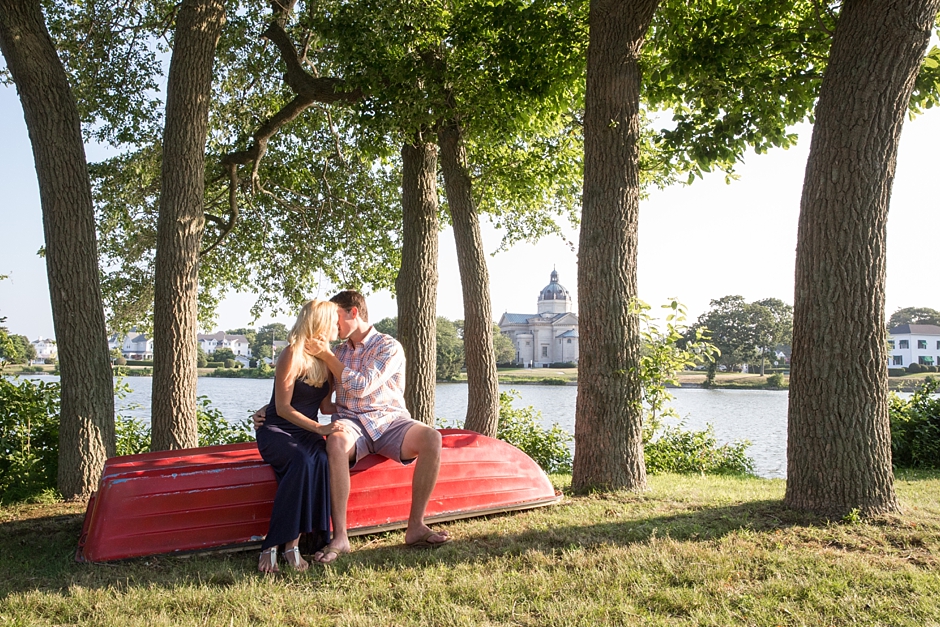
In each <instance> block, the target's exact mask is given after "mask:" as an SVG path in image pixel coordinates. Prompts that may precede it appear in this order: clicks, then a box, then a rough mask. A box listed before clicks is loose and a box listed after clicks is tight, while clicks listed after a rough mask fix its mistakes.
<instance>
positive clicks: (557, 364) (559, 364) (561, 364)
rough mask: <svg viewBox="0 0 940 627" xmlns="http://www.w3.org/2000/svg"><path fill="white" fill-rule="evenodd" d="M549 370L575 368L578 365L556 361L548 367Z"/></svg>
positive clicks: (571, 362)
mask: <svg viewBox="0 0 940 627" xmlns="http://www.w3.org/2000/svg"><path fill="white" fill-rule="evenodd" d="M548 367H549V368H577V367H578V364H576V363H574V362H573V361H556V362H554V363H551V364H549V365H548Z"/></svg>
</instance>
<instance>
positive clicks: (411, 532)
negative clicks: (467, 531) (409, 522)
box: [405, 525, 453, 547]
mask: <svg viewBox="0 0 940 627" xmlns="http://www.w3.org/2000/svg"><path fill="white" fill-rule="evenodd" d="M452 539H453V538H451V537H450V534H449V533H447V532H446V531H433V530H432V529H431V528H430V527H428V526H427V525H421V526H420V527H415V528H413V529H412V528H411V527H409V528H408V529H407V530H406V531H405V544H407V545H408V546H413V547H435V546H439V545H441V544H447V543H448V542H450V541H451V540H452Z"/></svg>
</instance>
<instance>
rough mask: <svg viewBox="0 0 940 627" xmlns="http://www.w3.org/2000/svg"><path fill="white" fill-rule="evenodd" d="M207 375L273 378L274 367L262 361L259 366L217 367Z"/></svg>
mask: <svg viewBox="0 0 940 627" xmlns="http://www.w3.org/2000/svg"><path fill="white" fill-rule="evenodd" d="M206 376H207V377H218V378H220V379H273V378H274V368H270V367H268V366H267V364H265V363H264V362H261V366H259V367H258V368H216V369H215V370H213V371H212V372H210V373H208V374H207V375H206Z"/></svg>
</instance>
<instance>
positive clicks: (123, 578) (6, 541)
mask: <svg viewBox="0 0 940 627" xmlns="http://www.w3.org/2000/svg"><path fill="white" fill-rule="evenodd" d="M588 500H589V501H592V502H593V504H594V505H599V508H598V510H599V512H598V513H597V514H596V515H594V517H595V518H603V519H602V520H594V521H593V522H591V523H588V524H583V525H582V524H571V519H572V517H573V515H572V514H571V513H570V512H569V511H566V509H567V508H569V507H571V506H572V505H580V504H581V502H579V501H569V503H568V504H561V505H558V506H555V507H553V508H551V509H550V510H543V512H545V514H544V517H543V518H541V519H540V520H539V524H538V526H539V528H538V529H530V530H525V531H522V532H519V533H510V534H500V533H486V529H485V527H486V526H487V525H485V522H486V521H484V525H482V527H483V529H482V531H483V533H480V531H481V528H480V527H481V525H480V524H479V523H475V524H476V527H477V530H476V531H475V532H470V533H469V534H467V535H463V534H461V533H459V532H458V537H457V539H456V540H455V541H454V542H452V543H451V544H449V545H448V546H447V547H443V548H439V549H436V550H424V551H420V550H415V549H408V548H405V547H403V546H401V545H393V546H388V545H387V544H384V543H385V541H386V540H387V539H388V538H389V537H395V532H392V533H391V534H388V535H386V536H376V537H375V539H376V540H377V541H378V542H379V543H381V544H380V545H379V546H374V545H373V546H370V544H373V543H372V542H370V541H368V540H367V541H366V542H365V543H364V545H363V543H362V540H359V541H358V542H357V544H356V545H355V546H354V548H355V550H354V552H353V553H352V554H350V555H348V556H344V557H342V558H341V559H340V560H339V562H338V563H337V564H335V565H333V566H331V567H329V568H330V569H332V574H333V575H336V574H342V573H344V572H346V571H348V570H350V569H352V568H356V569H360V570H361V569H384V568H388V567H390V566H397V565H411V566H420V565H422V564H425V563H436V564H450V565H458V564H465V563H471V564H472V563H479V564H481V565H483V564H485V563H486V562H488V561H490V560H492V559H499V558H503V557H512V556H514V555H521V554H525V553H529V552H533V551H535V552H540V553H544V554H547V555H552V556H554V555H560V554H561V553H564V552H565V551H569V550H579V549H585V548H586V549H593V548H595V547H602V546H609V545H630V544H636V543H644V542H648V541H650V540H652V539H653V538H663V537H668V538H671V539H673V540H677V541H711V540H715V539H717V538H721V537H723V536H725V535H728V534H730V533H734V532H736V531H739V530H743V529H747V530H750V531H754V532H766V531H772V530H774V529H780V528H784V527H791V526H815V525H824V524H826V522H827V521H826V520H825V519H822V518H819V517H815V516H811V515H807V514H803V513H799V512H794V511H792V510H789V509H787V508H786V507H784V505H783V503H782V502H780V501H775V500H764V501H750V502H747V503H743V504H739V505H732V506H726V507H703V508H701V509H695V510H693V511H688V510H685V511H681V512H678V513H676V514H674V515H657V516H649V517H643V516H640V517H636V516H632V515H626V514H623V513H620V512H618V507H619V506H620V505H622V503H619V502H618V501H617V500H616V499H604V498H596V499H594V500H592V499H588ZM605 508H606V510H605ZM517 515H524V514H506V515H503V516H517ZM494 518H495V517H491V518H490V520H491V521H492V522H494V523H495V522H496V521H495V520H493V519H494ZM82 519H83V516H82V515H79V514H73V515H65V516H51V517H45V518H33V519H29V520H19V521H12V522H6V523H2V524H0V555H2V557H0V582H2V583H0V599H5V598H6V597H8V596H9V595H10V594H15V593H18V592H26V591H36V590H39V591H48V592H65V591H66V590H67V589H68V588H69V587H70V586H73V585H74V586H82V587H85V588H113V589H115V590H116V591H120V590H123V589H126V588H128V587H132V586H137V587H142V586H143V587H145V586H159V587H166V588H168V589H172V588H176V587H179V586H181V585H188V584H192V585H208V586H211V587H227V586H231V585H236V584H237V583H238V582H240V581H244V580H246V579H250V578H256V577H258V576H259V575H258V574H257V573H256V571H255V566H256V556H255V554H254V552H251V553H248V552H238V553H220V554H202V555H195V556H190V557H188V558H181V557H179V556H153V557H148V558H137V559H133V560H127V561H124V562H116V563H109V564H79V563H76V562H75V561H74V555H75V548H76V542H77V539H78V536H79V533H80V532H81V526H82ZM493 526H494V527H495V526H496V525H495V524H494V525H493ZM398 534H399V535H400V532H398ZM461 535H463V537H461ZM396 541H398V538H397V537H396ZM324 573H325V571H324V568H323V567H321V566H317V565H315V564H311V570H310V572H309V575H306V576H309V577H310V578H311V579H313V580H316V579H319V578H321V577H323V576H324ZM288 576H291V575H288ZM301 576H304V575H301Z"/></svg>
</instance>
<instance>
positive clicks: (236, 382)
mask: <svg viewBox="0 0 940 627" xmlns="http://www.w3.org/2000/svg"><path fill="white" fill-rule="evenodd" d="M42 378H43V379H52V378H53V377H42ZM124 381H125V382H126V383H127V384H128V385H129V386H130V387H131V389H132V390H133V392H131V393H130V394H129V395H128V396H127V397H126V398H124V399H119V400H117V403H116V409H117V411H118V413H119V414H121V415H123V416H131V417H134V418H137V419H139V420H144V421H147V422H149V420H150V400H151V389H150V387H151V381H152V379H150V378H149V377H128V378H126V379H124ZM273 385H274V381H273V379H216V378H212V377H200V378H199V381H198V383H197V391H198V393H199V394H200V395H205V396H208V397H209V399H210V400H211V402H212V405H213V406H214V407H216V408H218V409H219V410H220V411H221V412H222V415H223V416H225V418H226V419H227V420H229V421H241V420H243V419H245V418H246V417H248V416H249V415H250V414H251V413H252V412H254V411H255V410H256V409H258V408H259V407H261V406H262V405H265V404H267V403H268V401H269V400H270V399H271V391H272V389H273ZM500 389H501V390H503V391H508V390H509V389H515V390H516V391H517V392H518V393H519V396H520V398H518V399H516V400H515V401H514V405H516V406H517V407H525V406H528V405H531V406H533V407H535V409H537V410H539V411H540V412H541V413H542V423H543V425H544V426H546V427H548V426H551V424H552V423H558V425H559V426H561V427H562V428H563V429H565V430H566V431H568V432H569V433H574V414H575V402H576V399H577V392H578V389H577V387H575V386H555V385H516V386H509V385H501V386H500ZM670 391H671V393H672V394H673V396H674V397H675V399H674V400H673V402H672V405H673V407H674V408H675V409H676V411H677V412H678V413H679V415H680V416H682V419H683V421H684V424H685V427H686V428H689V429H696V430H698V429H704V428H705V426H706V424H711V425H712V426H713V427H714V429H715V436H716V438H717V439H718V441H719V442H720V443H725V442H731V441H734V440H749V441H750V442H751V447H750V448H749V449H748V455H750V456H751V457H752V458H753V459H754V469H755V472H756V473H757V474H758V475H760V476H762V477H776V478H782V477H785V476H786V448H787V393H786V392H778V391H769V390H704V389H698V388H678V389H673V390H670ZM466 411H467V386H466V385H465V384H462V383H439V384H438V385H437V402H436V411H435V415H436V416H437V417H438V418H442V419H444V420H446V421H447V422H448V423H450V424H462V423H463V420H464V417H465V415H466Z"/></svg>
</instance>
